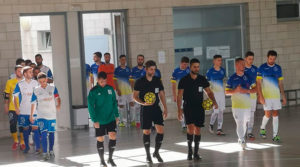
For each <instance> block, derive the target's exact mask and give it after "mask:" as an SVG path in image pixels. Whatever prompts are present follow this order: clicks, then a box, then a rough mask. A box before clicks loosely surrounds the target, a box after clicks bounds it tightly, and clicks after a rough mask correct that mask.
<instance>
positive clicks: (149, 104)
mask: <svg viewBox="0 0 300 167" xmlns="http://www.w3.org/2000/svg"><path fill="white" fill-rule="evenodd" d="M153 104H154V102H153V103H147V102H144V103H143V104H142V105H143V106H152V105H153Z"/></svg>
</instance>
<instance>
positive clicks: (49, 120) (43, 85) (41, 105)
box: [30, 72, 61, 160]
mask: <svg viewBox="0 0 300 167" xmlns="http://www.w3.org/2000/svg"><path fill="white" fill-rule="evenodd" d="M37 79H38V82H39V86H37V87H35V88H34V90H33V93H32V96H31V114H30V122H31V123H33V124H35V123H37V124H38V126H39V130H40V133H41V135H42V146H43V159H44V160H48V159H50V158H54V157H55V155H54V151H53V146H54V139H55V135H54V134H55V125H56V112H57V111H59V110H60V105H61V101H60V97H59V94H58V91H57V89H56V87H55V86H53V85H49V84H48V81H47V80H48V77H47V75H46V74H45V73H43V72H41V73H39V74H38V76H37ZM36 110H37V112H36ZM35 113H37V116H36V118H34V114H35ZM39 139H40V138H39ZM48 141H49V143H48ZM48 148H49V152H48Z"/></svg>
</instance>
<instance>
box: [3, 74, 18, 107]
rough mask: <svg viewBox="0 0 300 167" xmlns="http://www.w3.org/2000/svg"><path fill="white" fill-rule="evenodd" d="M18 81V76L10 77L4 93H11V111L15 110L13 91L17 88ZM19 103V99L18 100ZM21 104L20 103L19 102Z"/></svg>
mask: <svg viewBox="0 0 300 167" xmlns="http://www.w3.org/2000/svg"><path fill="white" fill-rule="evenodd" d="M17 83H18V80H17V79H16V78H13V79H10V80H8V81H7V82H6V86H5V90H4V93H7V94H9V107H8V109H9V111H15V110H16V109H15V106H14V101H13V93H14V90H15V87H16V85H17ZM17 101H18V103H19V100H17ZM18 106H19V104H18Z"/></svg>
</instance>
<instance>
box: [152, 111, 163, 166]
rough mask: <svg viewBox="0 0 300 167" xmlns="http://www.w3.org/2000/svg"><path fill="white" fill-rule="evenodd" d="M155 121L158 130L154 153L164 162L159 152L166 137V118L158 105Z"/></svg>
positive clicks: (154, 155) (155, 156)
mask: <svg viewBox="0 0 300 167" xmlns="http://www.w3.org/2000/svg"><path fill="white" fill-rule="evenodd" d="M153 122H154V124H155V129H156V132H157V133H156V137H155V151H154V153H153V157H154V158H157V160H158V162H163V159H162V158H161V156H160V154H159V149H160V147H161V145H162V141H163V139H164V119H163V116H162V111H161V109H160V107H157V108H156V109H154V110H153Z"/></svg>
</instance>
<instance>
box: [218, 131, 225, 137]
mask: <svg viewBox="0 0 300 167" xmlns="http://www.w3.org/2000/svg"><path fill="white" fill-rule="evenodd" d="M217 135H218V136H225V133H224V132H223V131H222V129H218V130H217Z"/></svg>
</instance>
